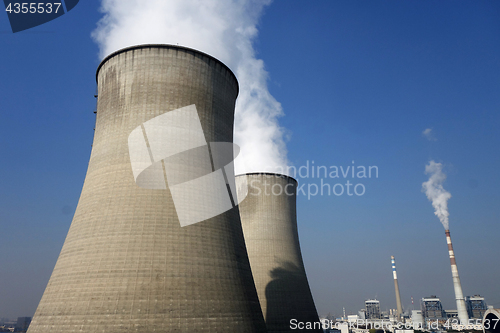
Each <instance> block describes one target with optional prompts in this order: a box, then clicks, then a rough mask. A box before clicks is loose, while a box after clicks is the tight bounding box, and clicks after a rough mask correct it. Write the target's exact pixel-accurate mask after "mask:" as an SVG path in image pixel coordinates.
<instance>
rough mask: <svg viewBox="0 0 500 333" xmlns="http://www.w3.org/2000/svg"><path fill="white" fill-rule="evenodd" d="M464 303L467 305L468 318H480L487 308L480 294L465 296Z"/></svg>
mask: <svg viewBox="0 0 500 333" xmlns="http://www.w3.org/2000/svg"><path fill="white" fill-rule="evenodd" d="M465 304H466V305H467V313H468V314H469V318H474V319H482V318H483V316H484V314H485V313H486V310H488V306H487V305H486V302H485V301H484V297H481V296H480V295H474V296H467V297H465Z"/></svg>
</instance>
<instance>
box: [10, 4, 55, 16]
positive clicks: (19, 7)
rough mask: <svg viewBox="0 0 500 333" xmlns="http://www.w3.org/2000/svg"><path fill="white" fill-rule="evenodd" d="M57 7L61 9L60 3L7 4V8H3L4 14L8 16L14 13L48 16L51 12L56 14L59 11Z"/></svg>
mask: <svg viewBox="0 0 500 333" xmlns="http://www.w3.org/2000/svg"><path fill="white" fill-rule="evenodd" d="M59 7H61V3H60V2H54V3H51V2H40V3H37V2H30V3H28V2H23V3H19V2H16V3H9V5H8V6H7V8H5V11H6V12H9V14H11V13H14V14H27V13H30V14H36V13H38V14H43V13H46V14H50V13H52V12H54V13H56V14H57V11H58V10H59Z"/></svg>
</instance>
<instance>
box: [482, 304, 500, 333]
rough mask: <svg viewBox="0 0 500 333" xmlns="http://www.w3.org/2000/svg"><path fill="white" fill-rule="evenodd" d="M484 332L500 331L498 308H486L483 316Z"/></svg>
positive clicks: (499, 332) (496, 332)
mask: <svg viewBox="0 0 500 333" xmlns="http://www.w3.org/2000/svg"><path fill="white" fill-rule="evenodd" d="M483 332H484V333H500V309H488V310H486V312H485V313H484V316H483Z"/></svg>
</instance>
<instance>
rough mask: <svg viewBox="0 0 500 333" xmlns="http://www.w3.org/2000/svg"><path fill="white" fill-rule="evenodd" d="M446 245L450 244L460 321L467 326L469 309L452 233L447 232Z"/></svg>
mask: <svg viewBox="0 0 500 333" xmlns="http://www.w3.org/2000/svg"><path fill="white" fill-rule="evenodd" d="M445 234H446V243H448V253H449V255H450V263H451V274H452V276H453V288H455V299H456V301H457V312H458V319H459V320H460V322H461V323H462V325H467V323H468V322H469V315H468V314H467V307H466V306H465V298H464V294H463V292H462V284H461V283H460V277H459V276H458V268H457V262H456V261H455V252H453V245H452V244H451V237H450V231H449V230H446V231H445Z"/></svg>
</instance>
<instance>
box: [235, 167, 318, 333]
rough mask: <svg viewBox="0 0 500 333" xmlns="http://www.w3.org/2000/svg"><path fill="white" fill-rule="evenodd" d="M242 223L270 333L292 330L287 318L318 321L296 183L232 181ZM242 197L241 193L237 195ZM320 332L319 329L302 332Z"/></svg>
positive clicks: (265, 176) (254, 177) (265, 178)
mask: <svg viewBox="0 0 500 333" xmlns="http://www.w3.org/2000/svg"><path fill="white" fill-rule="evenodd" d="M236 184H237V187H238V188H239V192H238V196H241V195H246V198H245V199H244V200H243V201H242V202H241V203H240V205H239V209H240V214H241V223H242V226H243V233H244V236H245V242H246V247H247V251H248V256H249V258H250V265H251V267H252V273H253V277H254V280H255V285H256V288H257V293H258V295H259V301H260V304H261V307H262V313H263V315H264V317H265V321H266V325H267V330H268V332H269V333H278V332H280V333H281V332H295V330H291V328H290V320H292V319H296V320H297V321H299V322H318V321H319V317H318V314H317V311H316V307H315V305H314V300H313V298H312V295H311V291H310V289H309V283H308V281H307V276H306V271H305V268H304V263H303V261H302V254H301V251H300V244H299V235H298V230H297V212H296V191H297V181H296V180H295V179H293V178H291V177H289V176H285V175H280V174H271V173H251V174H246V175H241V176H237V177H236ZM241 193H243V194H241ZM300 331H301V332H302V331H304V332H322V330H321V329H315V330H300Z"/></svg>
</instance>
